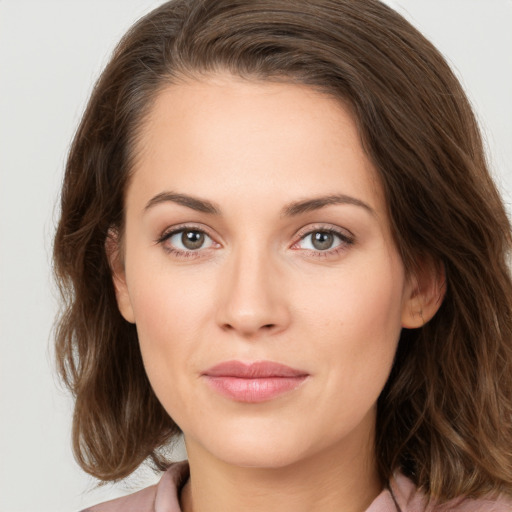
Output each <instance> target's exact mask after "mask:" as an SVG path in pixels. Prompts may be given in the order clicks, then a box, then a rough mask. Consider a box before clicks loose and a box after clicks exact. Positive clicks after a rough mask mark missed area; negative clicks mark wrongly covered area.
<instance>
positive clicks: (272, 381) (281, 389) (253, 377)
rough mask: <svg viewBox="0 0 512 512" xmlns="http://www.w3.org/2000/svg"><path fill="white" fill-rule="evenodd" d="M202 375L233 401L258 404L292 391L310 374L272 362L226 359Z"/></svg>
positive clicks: (212, 386) (211, 385)
mask: <svg viewBox="0 0 512 512" xmlns="http://www.w3.org/2000/svg"><path fill="white" fill-rule="evenodd" d="M201 376H202V377H204V378H205V380H206V382H207V383H208V384H209V386H210V387H211V388H212V389H213V390H214V391H216V392H218V393H220V394H221V395H223V396H225V397H227V398H230V399H231V400H234V401H236V402H246V403H258V402H265V401H267V400H272V399H273V398H276V397H278V396H281V395H283V394H285V393H288V392H291V391H293V390H294V389H296V388H297V387H299V386H300V385H301V384H302V383H303V382H304V381H305V380H306V379H307V377H308V376H309V374H308V373H307V372H304V371H303V370H298V369H295V368H291V367H290V366H286V365H283V364H280V363H275V362H272V361H257V362H254V363H243V362H241V361H226V362H223V363H220V364H218V365H215V366H213V367H212V368H209V369H208V370H206V371H205V372H203V373H202V374H201Z"/></svg>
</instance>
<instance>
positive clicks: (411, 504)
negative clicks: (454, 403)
mask: <svg viewBox="0 0 512 512" xmlns="http://www.w3.org/2000/svg"><path fill="white" fill-rule="evenodd" d="M188 476H189V470H188V463H187V462H186V461H183V462H178V463H176V464H173V465H172V466H171V467H170V468H169V469H168V470H167V471H166V472H165V473H164V474H163V476H162V478H161V479H160V482H159V483H158V484H157V485H153V486H151V487H147V488H146V489H143V490H142V491H139V492H136V493H134V494H130V495H129V496H124V497H123V498H117V499H115V500H112V501H107V502H105V503H101V504H99V505H96V506H94V507H91V508H88V509H86V510H83V511H82V512H181V509H180V505H179V498H178V496H179V491H180V489H181V487H182V486H183V484H184V483H185V482H186V480H187V479H188ZM366 512H512V498H506V497H502V498H499V499H497V500H496V499H494V500H486V499H479V500H469V499H465V500H453V501H450V502H449V503H446V504H444V505H443V506H435V505H432V504H431V505H429V506H426V500H425V496H424V495H423V494H421V493H420V492H418V491H417V489H416V487H415V485H414V484H413V483H412V482H411V481H410V480H409V479H408V478H407V477H405V476H403V475H401V474H398V475H397V476H396V477H395V478H393V479H391V481H390V484H389V489H384V490H383V491H382V492H381V493H380V494H379V495H378V496H377V497H376V498H375V500H374V501H373V503H372V504H371V505H370V507H369V508H368V509H367V510H366Z"/></svg>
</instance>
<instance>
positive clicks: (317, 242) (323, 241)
mask: <svg viewBox="0 0 512 512" xmlns="http://www.w3.org/2000/svg"><path fill="white" fill-rule="evenodd" d="M333 242H334V235H333V234H332V233H326V232H325V231H317V232H316V233H314V234H313V247H314V248H315V249H318V250H320V251H325V250H326V249H330V248H331V246H332V244H333Z"/></svg>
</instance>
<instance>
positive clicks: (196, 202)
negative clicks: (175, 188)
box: [144, 192, 220, 215]
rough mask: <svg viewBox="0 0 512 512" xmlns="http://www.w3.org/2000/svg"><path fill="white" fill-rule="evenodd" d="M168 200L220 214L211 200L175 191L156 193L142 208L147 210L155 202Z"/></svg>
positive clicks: (193, 208)
mask: <svg viewBox="0 0 512 512" xmlns="http://www.w3.org/2000/svg"><path fill="white" fill-rule="evenodd" d="M168 201H171V202H173V203H176V204H180V205H182V206H186V207H187V208H191V209H192V210H196V211H198V212H202V213H210V214H212V215H220V208H218V207H217V206H216V205H215V204H214V203H212V202H211V201H208V200H206V199H199V198H198V197H192V196H189V195H187V194H177V193H175V192H162V193H161V194H157V195H156V196H155V197H153V198H151V199H150V200H149V201H148V202H147V204H146V206H145V207H144V210H145V211H147V210H149V209H150V208H152V207H153V206H156V205H157V204H161V203H166V202H168Z"/></svg>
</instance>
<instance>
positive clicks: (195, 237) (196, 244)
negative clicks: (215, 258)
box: [167, 229, 213, 251]
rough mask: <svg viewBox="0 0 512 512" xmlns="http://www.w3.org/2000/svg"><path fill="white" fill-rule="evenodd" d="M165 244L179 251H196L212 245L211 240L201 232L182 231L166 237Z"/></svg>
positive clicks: (195, 230) (194, 230) (192, 230)
mask: <svg viewBox="0 0 512 512" xmlns="http://www.w3.org/2000/svg"><path fill="white" fill-rule="evenodd" d="M167 243H168V244H169V245H172V246H173V247H174V248H175V249H177V250H179V251H197V250H199V249H207V248H208V247H211V246H212V245H213V240H212V239H211V238H210V237H209V236H208V235H207V234H206V233H204V232H203V231H199V230H197V229H182V230H181V231H176V232H174V233H172V234H171V235H170V236H168V237H167Z"/></svg>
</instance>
